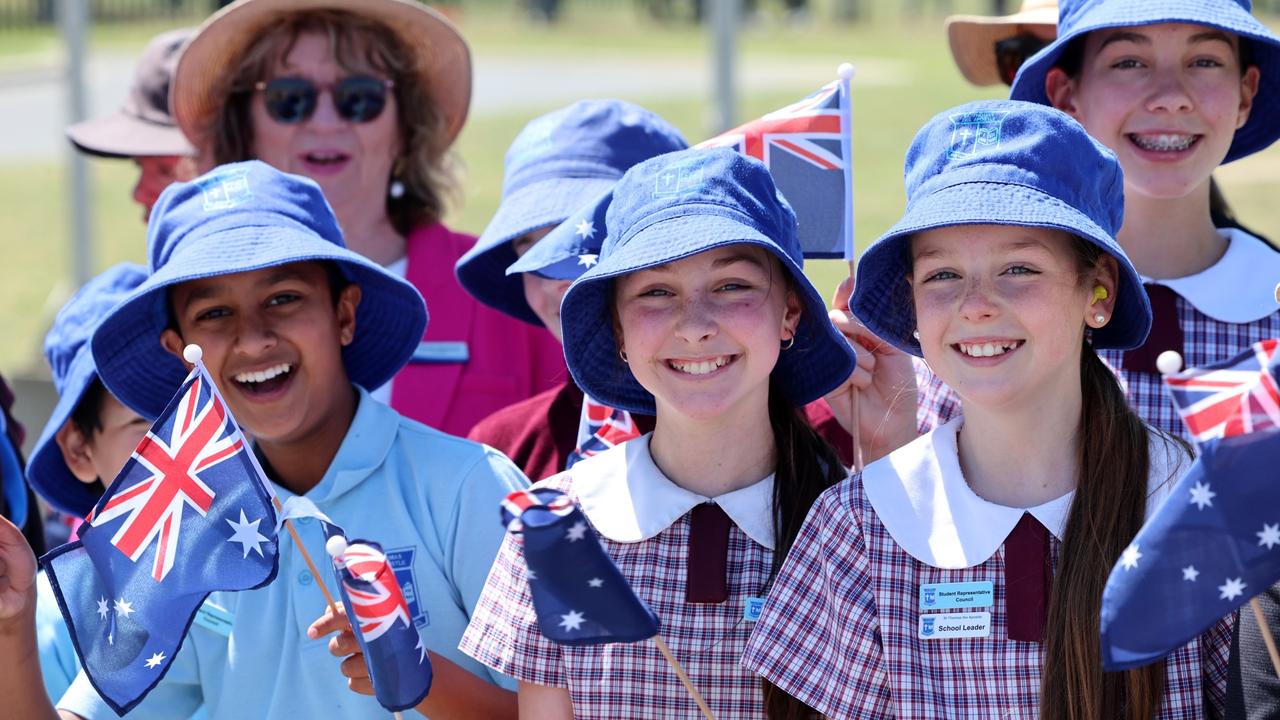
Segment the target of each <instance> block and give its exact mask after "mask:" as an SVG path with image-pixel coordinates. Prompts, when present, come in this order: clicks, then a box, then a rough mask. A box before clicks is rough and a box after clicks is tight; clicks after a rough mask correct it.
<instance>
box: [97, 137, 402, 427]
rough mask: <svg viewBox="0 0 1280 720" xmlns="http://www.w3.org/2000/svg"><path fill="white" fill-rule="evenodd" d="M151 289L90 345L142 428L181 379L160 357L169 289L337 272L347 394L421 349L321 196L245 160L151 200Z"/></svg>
mask: <svg viewBox="0 0 1280 720" xmlns="http://www.w3.org/2000/svg"><path fill="white" fill-rule="evenodd" d="M147 255H148V260H149V264H150V269H151V275H150V277H148V278H147V279H146V280H145V281H144V282H143V283H142V284H141V285H140V286H139V287H138V288H137V289H136V290H135V291H134V292H133V294H132V295H130V296H129V298H128V299H126V300H124V301H123V302H122V303H121V304H120V305H119V306H117V307H116V309H115V310H114V311H113V312H112V313H111V314H110V315H108V316H107V317H106V319H104V320H103V321H102V325H101V326H100V327H99V328H98V330H97V331H96V332H95V333H94V334H93V340H92V347H93V358H94V361H95V362H96V363H97V366H98V374H99V375H100V376H101V377H102V381H103V383H104V384H105V385H106V386H107V389H108V390H110V391H111V392H112V393H113V394H114V395H115V396H116V397H117V398H119V400H120V401H121V402H123V403H124V404H125V405H128V406H129V407H131V408H133V409H134V410H136V411H138V413H139V414H141V415H143V416H145V417H156V416H157V415H159V414H160V413H161V411H163V410H164V408H165V405H167V404H168V402H169V400H170V399H171V398H172V396H173V393H174V391H175V390H177V388H178V386H179V385H180V384H181V383H182V380H183V378H184V377H186V374H187V371H186V369H185V367H184V366H183V364H182V361H180V360H179V359H178V358H176V357H174V356H173V355H171V354H170V353H169V352H168V351H166V350H165V349H164V348H163V347H162V346H161V345H160V334H161V333H162V332H163V331H164V329H165V328H166V327H169V323H170V311H169V306H168V289H169V288H171V287H173V286H174V285H178V284H180V283H184V282H188V281H191V280H198V279H200V278H207V277H216V276H219V275H231V274H235V273H242V272H249V271H251V270H261V269H263V268H269V267H277V266H279V265H287V264H290V263H296V262H307V261H323V262H332V263H334V264H335V265H336V266H337V268H338V269H339V271H340V272H341V273H342V274H343V276H344V277H345V278H346V279H347V280H349V281H351V282H353V283H355V284H357V285H359V286H360V305H359V306H358V307H357V308H356V334H355V338H354V339H353V340H352V341H351V343H350V344H349V345H347V346H346V347H344V348H343V349H342V360H343V364H344V365H345V366H346V369H347V375H348V377H349V378H350V380H351V382H353V383H356V384H357V385H361V386H363V387H365V388H367V389H370V390H372V389H374V388H377V387H380V386H381V385H383V384H384V383H386V382H387V381H388V380H390V379H391V377H392V376H393V375H395V374H396V372H397V371H398V370H399V369H400V368H401V367H403V366H404V364H405V363H406V362H408V360H409V358H410V357H411V356H412V355H413V351H414V349H416V348H417V347H418V343H419V342H420V341H421V340H422V333H423V331H424V330H425V329H426V326H427V310H426V306H425V304H424V303H423V301H422V296H421V295H419V294H418V291H417V290H415V289H414V288H413V286H412V285H410V284H409V283H408V282H405V281H404V280H403V279H401V278H399V277H396V276H395V275H392V274H391V273H388V272H387V271H386V270H384V269H383V268H382V267H380V266H379V265H377V264H376V263H373V262H371V261H369V260H367V259H365V258H364V257H362V256H360V255H358V254H356V253H355V252H352V251H351V250H348V249H347V247H346V245H345V244H344V243H343V240H342V231H341V230H339V229H338V221H337V219H336V218H334V216H333V210H332V209H330V207H329V203H328V202H326V201H325V199H324V195H323V194H322V193H321V192H320V186H318V185H316V184H315V183H314V182H312V181H311V180H309V179H307V178H304V177H300V176H297V175H289V174H286V173H283V172H280V171H279V170H276V169H275V168H273V167H271V166H270V165H267V164H265V163H262V162H258V161H256V160H252V161H249V162H243V163H233V164H230V165H223V166H221V167H218V168H215V169H214V170H212V171H210V172H209V173H207V174H205V175H203V176H201V177H198V178H196V179H195V180H193V181H191V182H189V183H174V184H173V185H170V186H169V187H168V188H166V189H165V191H164V192H163V193H161V194H160V198H159V200H157V201H156V205H155V209H154V210H153V211H152V213H151V220H150V223H149V224H148V226H147Z"/></svg>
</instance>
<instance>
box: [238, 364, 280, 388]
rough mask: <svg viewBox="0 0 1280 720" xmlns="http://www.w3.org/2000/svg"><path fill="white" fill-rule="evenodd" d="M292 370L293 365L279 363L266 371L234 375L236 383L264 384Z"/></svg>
mask: <svg viewBox="0 0 1280 720" xmlns="http://www.w3.org/2000/svg"><path fill="white" fill-rule="evenodd" d="M292 369H293V365H290V364H289V363H280V364H279V365H275V366H273V367H269V368H267V369H266V370H254V371H250V372H242V373H240V374H239V375H236V382H242V383H260V382H266V381H268V380H270V379H271V378H274V377H277V376H280V375H283V374H285V373H287V372H289V371H290V370H292Z"/></svg>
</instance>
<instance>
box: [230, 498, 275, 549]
mask: <svg viewBox="0 0 1280 720" xmlns="http://www.w3.org/2000/svg"><path fill="white" fill-rule="evenodd" d="M260 522H262V518H258V519H257V520H254V521H253V522H249V519H248V518H246V517H245V516H244V508H240V522H236V521H234V520H231V519H230V518H228V519H227V524H228V525H230V526H231V530H232V531H233V534H232V535H231V537H229V538H227V542H233V543H240V547H241V549H243V550H244V555H243V556H242V557H246V558H247V557H249V551H250V550H253V551H254V552H256V553H258V557H262V543H264V542H266V541H267V538H266V537H265V536H263V535H262V533H260V532H258V523H260Z"/></svg>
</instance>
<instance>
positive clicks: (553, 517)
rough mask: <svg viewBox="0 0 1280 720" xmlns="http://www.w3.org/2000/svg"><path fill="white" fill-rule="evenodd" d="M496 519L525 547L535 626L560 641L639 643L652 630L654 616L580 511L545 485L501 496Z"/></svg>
mask: <svg viewBox="0 0 1280 720" xmlns="http://www.w3.org/2000/svg"><path fill="white" fill-rule="evenodd" d="M502 522H503V524H504V525H505V526H506V528H507V531H508V532H510V533H513V534H515V535H517V536H518V538H519V539H520V541H521V542H522V544H523V545H524V557H525V561H526V562H527V563H528V566H529V571H528V579H529V592H530V594H531V595H532V596H533V609H534V612H535V613H537V616H538V629H539V630H540V631H541V632H542V634H543V635H544V636H545V637H546V638H547V639H548V640H551V641H552V642H555V643H560V644H561V645H599V644H602V643H611V642H639V641H641V640H647V639H649V638H651V637H653V636H654V635H657V634H658V618H657V616H656V615H654V614H653V611H651V610H650V609H649V607H648V606H647V605H645V604H644V602H643V601H642V600H640V598H638V597H636V594H635V592H634V591H632V589H631V585H629V584H628V583H627V579H626V578H624V577H623V576H622V573H621V572H619V571H618V568H617V566H615V565H614V564H613V558H611V557H609V553H607V552H605V549H604V548H603V547H602V546H601V545H600V540H599V538H597V537H596V533H595V531H594V530H592V529H591V527H590V525H588V524H587V518H586V516H584V515H583V514H582V510H580V509H578V506H577V505H575V504H574V502H573V501H572V500H570V499H569V496H567V495H565V494H564V493H562V492H560V491H558V490H552V489H550V488H534V489H532V490H517V491H515V492H513V493H511V494H510V495H507V497H506V499H505V500H503V501H502Z"/></svg>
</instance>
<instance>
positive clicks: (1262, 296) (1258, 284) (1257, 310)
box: [1143, 228, 1280, 324]
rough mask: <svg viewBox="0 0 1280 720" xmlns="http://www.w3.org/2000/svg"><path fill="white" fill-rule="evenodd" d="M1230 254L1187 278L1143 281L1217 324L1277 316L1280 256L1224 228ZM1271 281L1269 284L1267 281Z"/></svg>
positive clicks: (1257, 240)
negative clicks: (1164, 289) (1166, 290)
mask: <svg viewBox="0 0 1280 720" xmlns="http://www.w3.org/2000/svg"><path fill="white" fill-rule="evenodd" d="M1218 233H1219V234H1220V235H1222V237H1223V238H1225V239H1226V240H1227V243H1228V244H1227V251H1226V253H1224V254H1223V256H1222V257H1221V258H1220V259H1219V260H1218V262H1216V263H1214V264H1213V265H1212V266H1210V267H1208V268H1206V269H1204V270H1202V271H1201V272H1198V273H1196V274H1195V275H1187V276H1186V277H1180V278H1172V279H1167V280H1151V279H1148V278H1143V282H1148V283H1154V284H1157V285H1163V286H1165V287H1167V288H1169V289H1170V290H1173V291H1174V292H1176V293H1178V294H1179V295H1181V296H1182V297H1183V299H1185V300H1186V301H1187V302H1189V303H1191V304H1192V305H1193V306H1195V309H1197V310H1199V311H1200V312H1202V313H1204V314H1205V315H1208V316H1209V317H1211V318H1213V319H1214V320H1218V321H1221V322H1225V323H1236V324H1244V323H1251V322H1255V321H1257V320H1261V319H1262V318H1264V317H1267V316H1268V315H1271V314H1272V313H1274V312H1276V309H1277V306H1276V297H1275V285H1274V284H1272V282H1271V281H1274V280H1275V279H1276V278H1280V252H1276V251H1275V250H1273V249H1271V247H1270V246H1268V245H1267V243H1266V242H1265V241H1263V240H1261V239H1260V238H1257V237H1254V236H1253V235H1250V234H1249V233H1247V232H1245V231H1243V230H1239V229H1237V228H1222V229H1220V230H1218ZM1268 278H1270V280H1268Z"/></svg>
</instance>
